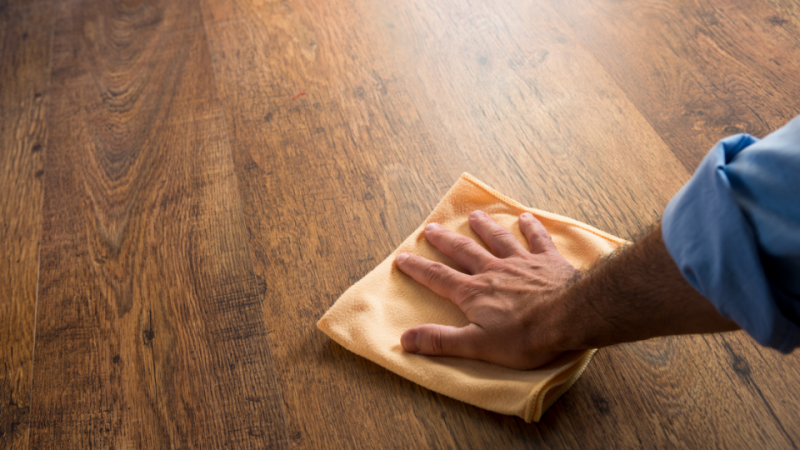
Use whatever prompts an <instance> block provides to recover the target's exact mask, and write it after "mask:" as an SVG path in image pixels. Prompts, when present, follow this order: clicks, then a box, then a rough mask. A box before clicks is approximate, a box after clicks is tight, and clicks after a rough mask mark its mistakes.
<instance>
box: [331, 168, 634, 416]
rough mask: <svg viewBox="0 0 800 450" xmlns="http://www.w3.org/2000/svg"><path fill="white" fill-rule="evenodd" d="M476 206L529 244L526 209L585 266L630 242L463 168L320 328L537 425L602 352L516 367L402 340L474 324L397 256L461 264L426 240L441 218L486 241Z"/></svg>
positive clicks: (404, 370) (435, 386)
mask: <svg viewBox="0 0 800 450" xmlns="http://www.w3.org/2000/svg"><path fill="white" fill-rule="evenodd" d="M475 210H481V211H483V212H485V213H487V214H489V216H491V217H492V218H493V219H494V220H495V221H497V222H498V223H500V224H501V225H503V226H505V227H506V228H509V229H510V230H511V231H512V232H513V233H514V235H515V236H516V237H517V239H518V240H519V241H520V242H521V243H522V244H523V245H524V246H525V247H526V248H528V242H527V240H526V239H525V238H524V236H523V235H522V232H521V231H520V229H519V224H518V219H519V216H520V214H522V213H523V212H526V211H527V212H530V213H532V214H533V215H534V216H536V218H537V219H539V220H540V221H541V222H542V224H543V225H544V226H545V228H546V229H547V231H548V232H549V233H550V235H551V236H552V238H553V242H554V243H555V246H556V248H557V249H558V251H559V252H560V253H561V254H562V255H563V256H564V258H566V259H567V261H569V262H570V263H571V264H572V265H573V266H575V267H576V268H577V269H579V270H586V269H588V268H589V267H591V266H592V265H593V264H594V263H595V262H596V261H597V260H598V259H599V258H602V257H603V256H604V255H607V254H608V253H610V252H612V251H613V250H614V249H615V248H617V247H618V246H620V245H622V244H625V243H626V241H624V240H623V239H620V238H617V237H614V236H611V235H609V234H607V233H604V232H602V231H599V230H597V229H595V228H592V227H591V226H589V225H586V224H583V223H580V222H577V221H575V220H572V219H569V218H566V217H562V216H559V215H556V214H551V213H547V212H544V211H539V210H536V209H531V208H527V207H525V206H522V205H520V204H519V203H517V202H515V201H514V200H511V199H509V198H508V197H506V196H504V195H502V194H500V193H499V192H497V191H495V190H493V189H492V188H490V187H488V186H486V185H485V184H483V183H482V182H480V181H478V180H477V179H476V178H475V177H473V176H471V175H469V174H466V173H465V174H463V175H461V178H460V179H459V180H458V182H457V183H456V184H455V186H453V187H452V188H451V189H450V191H449V192H447V194H446V195H445V196H444V198H443V199H442V200H441V202H440V203H439V204H438V205H437V206H436V208H434V210H433V212H432V213H431V214H430V216H428V218H427V219H425V222H423V223H422V225H420V227H419V228H417V229H416V231H414V233H412V234H411V236H409V237H408V239H406V240H405V241H404V242H403V243H402V244H401V245H400V246H399V247H398V248H397V249H396V250H395V251H394V252H392V254H391V255H389V257H388V258H386V259H385V260H384V261H383V262H382V263H380V265H378V267H376V268H375V269H374V270H372V272H370V273H368V274H367V275H366V276H365V277H364V278H362V279H361V280H360V281H358V282H357V283H356V284H354V285H353V286H351V287H350V288H349V289H348V290H347V291H345V293H344V294H342V296H341V297H340V298H339V299H338V300H337V301H336V303H334V305H333V306H332V307H331V308H330V309H329V310H328V312H326V313H325V315H324V316H323V317H322V318H321V319H320V321H319V322H318V323H317V327H319V329H320V330H322V331H323V332H325V333H326V334H327V335H328V336H330V337H331V339H333V340H334V341H336V342H338V343H339V344H341V345H342V346H343V347H344V348H346V349H348V350H350V351H352V352H353V353H356V354H357V355H360V356H363V357H364V358H367V359H369V360H371V361H373V362H375V363H377V364H380V365H381V366H383V367H385V368H387V369H389V370H391V371H392V372H394V373H396V374H398V375H400V376H402V377H405V378H407V379H409V380H411V381H413V382H415V383H418V384H420V385H422V386H424V387H426V388H428V389H431V390H433V391H436V392H439V393H441V394H444V395H446V396H448V397H452V398H455V399H457V400H461V401H463V402H466V403H469V404H472V405H475V406H478V407H480V408H485V409H488V410H491V411H495V412H498V413H501V414H508V415H517V416H520V417H522V418H523V419H525V421H526V422H530V421H536V422H538V421H539V419H540V418H541V417H542V414H543V413H544V411H545V410H547V408H548V407H550V405H552V404H553V402H554V401H555V400H556V399H558V397H560V396H561V394H563V393H564V392H566V391H567V389H569V388H570V387H571V386H572V385H573V384H574V383H575V382H576V381H577V380H578V378H579V377H580V376H581V374H582V373H583V370H584V369H585V368H586V366H587V364H589V361H590V360H591V358H592V355H593V354H594V352H595V351H596V350H588V351H573V352H568V353H565V354H564V355H562V356H561V357H559V358H558V359H556V360H555V361H553V362H551V363H550V364H547V365H546V366H543V367H541V368H538V369H534V370H515V369H510V368H507V367H502V366H499V365H496V364H492V363H488V362H484V361H477V360H469V359H465V358H457V357H441V356H439V357H431V356H422V355H416V354H411V353H406V352H404V351H403V347H402V345H401V343H400V336H401V335H402V334H403V332H404V331H406V330H407V329H409V328H411V327H414V326H417V325H422V324H426V323H435V324H442V325H451V326H458V327H463V326H466V325H468V324H469V321H468V320H467V318H466V316H465V315H464V313H463V312H462V311H461V310H460V309H459V308H458V307H457V306H456V305H455V304H454V303H453V302H451V301H450V300H448V299H446V298H443V297H440V296H438V295H436V294H434V293H433V292H432V291H431V290H429V289H428V288H426V287H424V286H422V285H421V284H419V283H417V282H416V281H414V280H413V279H412V278H411V277H409V276H407V275H405V274H404V273H402V272H401V271H400V270H399V269H398V268H397V267H396V266H395V264H394V260H395V257H396V256H397V255H398V254H400V253H404V252H405V253H412V254H416V255H420V256H423V257H425V258H428V259H430V260H434V261H440V262H442V263H444V264H447V265H449V266H451V267H456V268H457V266H456V264H455V263H454V262H453V261H452V260H451V259H449V258H448V257H446V256H444V254H442V253H441V252H440V251H439V250H438V249H436V248H435V247H434V246H433V245H431V244H430V243H429V242H428V241H427V240H426V239H425V235H424V233H423V230H424V229H425V225H427V224H428V223H430V222H435V223H438V224H440V225H442V226H444V227H445V228H448V229H450V230H453V231H455V232H457V233H460V234H463V235H465V236H469V237H470V238H472V239H474V240H476V241H477V242H479V243H481V245H484V244H483V243H482V241H481V240H480V238H479V237H478V235H477V234H475V233H474V232H473V231H472V229H471V228H470V226H469V221H468V217H469V214H470V213H471V212H472V211H475ZM484 247H485V245H484Z"/></svg>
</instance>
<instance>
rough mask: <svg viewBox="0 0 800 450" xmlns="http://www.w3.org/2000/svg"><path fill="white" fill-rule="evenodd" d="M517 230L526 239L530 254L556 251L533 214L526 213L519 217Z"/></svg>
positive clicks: (548, 234)
mask: <svg viewBox="0 0 800 450" xmlns="http://www.w3.org/2000/svg"><path fill="white" fill-rule="evenodd" d="M519 229H520V230H521V231H522V234H524V235H525V238H526V239H528V244H530V247H531V253H544V252H546V251H550V250H555V249H556V246H555V244H553V238H551V237H550V233H548V232H547V230H546V229H545V228H544V225H542V222H539V219H537V218H536V217H534V216H533V214H531V213H527V212H526V213H522V215H520V216H519Z"/></svg>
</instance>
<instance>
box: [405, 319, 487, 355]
mask: <svg viewBox="0 0 800 450" xmlns="http://www.w3.org/2000/svg"><path fill="white" fill-rule="evenodd" d="M480 330H481V329H480V327H478V326H477V325H475V324H469V325H467V326H465V327H463V328H458V327H449V326H446V325H432V324H429V325H420V326H418V327H414V328H411V329H409V330H408V331H406V332H405V333H403V336H402V337H401V338H400V342H401V343H402V344H403V349H404V350H405V351H407V352H409V353H417V354H419V355H428V356H460V357H463V358H476V357H478V350H477V346H476V342H477V341H478V337H479V333H480Z"/></svg>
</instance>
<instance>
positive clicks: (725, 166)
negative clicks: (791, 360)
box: [662, 116, 800, 353]
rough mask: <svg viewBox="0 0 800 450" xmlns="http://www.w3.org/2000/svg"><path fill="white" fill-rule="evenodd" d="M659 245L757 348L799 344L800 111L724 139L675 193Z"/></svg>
mask: <svg viewBox="0 0 800 450" xmlns="http://www.w3.org/2000/svg"><path fill="white" fill-rule="evenodd" d="M662 230H663V235H664V242H665V243H666V245H667V250H668V251H669V254H670V256H672V259H673V260H674V261H675V263H676V264H677V265H678V268H679V269H680V271H681V273H682V274H683V276H684V278H685V279H686V281H688V282H689V284H691V285H692V286H693V287H694V288H695V289H696V290H697V291H698V292H699V293H700V294H702V295H703V296H704V297H705V298H707V299H709V300H710V301H711V302H712V303H713V304H714V305H715V306H716V307H717V310H719V312H720V313H721V314H722V315H723V316H725V317H727V318H729V319H731V320H733V321H735V322H736V323H738V324H739V326H741V327H742V328H743V329H744V330H745V331H747V332H748V333H750V335H751V336H753V338H755V339H756V340H757V341H758V342H759V343H761V344H762V345H767V346H770V347H773V348H776V349H778V350H780V351H782V352H786V353H788V352H791V351H792V350H793V349H794V348H795V347H797V346H798V345H800V116H798V117H796V118H795V119H794V120H792V121H791V122H789V123H788V124H787V125H785V126H784V127H783V128H781V129H779V130H778V131H775V132H774V133H772V134H770V135H769V136H767V137H765V138H764V139H762V140H758V139H756V138H754V137H752V136H749V135H746V134H739V135H735V136H730V137H728V138H725V139H723V140H721V141H720V142H719V143H717V145H715V146H714V148H712V149H711V151H710V152H709V153H708V155H706V157H705V159H703V162H702V163H701V164H700V167H698V169H697V171H696V172H695V174H694V176H693V177H692V179H691V180H689V182H688V183H687V184H686V185H685V186H684V187H683V188H682V189H681V190H680V191H679V192H678V193H677V194H676V195H675V197H673V199H672V200H671V201H670V203H669V205H667V208H666V210H665V211H664V217H663V221H662Z"/></svg>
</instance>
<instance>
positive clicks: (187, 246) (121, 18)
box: [30, 0, 286, 448]
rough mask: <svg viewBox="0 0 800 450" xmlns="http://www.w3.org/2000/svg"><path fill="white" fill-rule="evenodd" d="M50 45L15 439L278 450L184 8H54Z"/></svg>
mask: <svg viewBox="0 0 800 450" xmlns="http://www.w3.org/2000/svg"><path fill="white" fill-rule="evenodd" d="M54 41H55V47H54V49H53V69H52V99H51V108H50V112H49V120H48V127H49V134H48V143H49V144H48V145H49V147H48V153H47V161H46V165H47V167H49V168H51V170H50V172H49V173H48V174H47V179H46V183H45V203H44V219H43V232H42V235H43V240H42V249H41V270H40V288H39V310H38V319H37V331H36V353H35V361H34V372H33V388H32V392H33V396H32V406H31V416H32V418H31V431H30V432H31V439H30V444H31V446H32V447H34V448H51V447H58V448H91V447H101V448H107V447H124V448H129V447H131V448H177V447H181V448H187V447H191V448H197V447H215V448H218V447H234V448H264V447H274V448H282V447H285V444H286V437H285V428H284V425H283V418H282V411H281V406H280V400H279V398H280V394H279V392H278V389H277V386H276V385H275V381H274V372H273V369H272V362H271V357H270V353H269V342H268V339H267V334H268V332H269V330H268V329H267V327H266V326H265V323H264V320H263V316H262V315H261V314H260V311H261V303H260V298H259V295H258V286H257V284H256V280H255V277H254V275H253V269H252V266H251V260H250V255H249V252H250V251H249V248H248V244H247V235H246V228H245V226H244V225H245V224H244V221H243V218H242V209H241V203H240V199H239V196H238V193H237V191H236V179H235V177H234V174H233V167H232V161H231V156H230V148H229V145H228V140H227V136H226V133H225V127H224V119H223V117H222V115H221V112H220V110H219V107H218V104H217V101H216V94H215V90H214V84H213V73H212V71H211V65H210V58H209V54H208V48H207V44H206V39H205V34H204V29H203V26H202V18H201V16H200V15H199V13H198V8H197V5H196V4H195V3H194V2H192V1H190V0H186V1H172V2H164V3H161V2H156V1H126V2H122V1H120V2H64V3H62V4H60V5H59V9H58V11H57V21H56V29H55V39H54Z"/></svg>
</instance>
